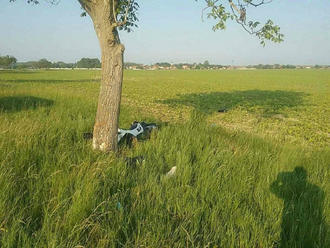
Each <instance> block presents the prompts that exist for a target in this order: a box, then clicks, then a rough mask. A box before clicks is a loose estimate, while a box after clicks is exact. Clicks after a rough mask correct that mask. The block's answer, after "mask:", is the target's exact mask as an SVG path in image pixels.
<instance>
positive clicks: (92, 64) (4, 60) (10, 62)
mask: <svg viewBox="0 0 330 248" xmlns="http://www.w3.org/2000/svg"><path fill="white" fill-rule="evenodd" d="M124 67H125V69H135V70H157V69H160V70H163V69H165V70H169V69H192V70H216V69H239V68H248V69H299V68H316V69H322V68H330V65H314V66H299V65H280V64H273V65H269V64H265V65H264V64H259V65H248V66H230V65H217V64H210V63H209V61H208V60H206V61H204V63H178V64H171V63H168V62H158V63H155V64H152V65H144V64H139V63H132V62H126V63H125V65H124ZM50 68H57V69H64V68H66V69H74V68H86V69H93V68H101V62H100V60H99V59H98V58H82V59H80V60H79V61H77V62H76V63H65V62H62V61H58V62H50V61H48V60H47V59H40V60H38V61H27V62H17V59H16V58H15V57H13V56H10V55H6V56H0V69H50Z"/></svg>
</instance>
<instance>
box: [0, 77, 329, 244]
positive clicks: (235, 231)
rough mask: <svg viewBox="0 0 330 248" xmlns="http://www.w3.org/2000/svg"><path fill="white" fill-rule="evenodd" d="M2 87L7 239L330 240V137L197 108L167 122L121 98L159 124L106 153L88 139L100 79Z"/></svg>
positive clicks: (1, 205)
mask: <svg viewBox="0 0 330 248" xmlns="http://www.w3.org/2000/svg"><path fill="white" fill-rule="evenodd" d="M58 73H64V72H58ZM65 73H68V72H65ZM65 73H64V74H63V75H62V78H64V79H65V76H66V74H65ZM83 73H85V72H83ZM68 75H69V76H67V77H71V78H70V80H72V75H71V74H68ZM77 75H78V74H77ZM79 75H80V76H81V78H80V79H83V78H84V76H83V75H82V74H79ZM24 76H25V75H24ZM28 76H30V74H29V75H28ZM53 76H54V74H53ZM0 77H1V74H0ZM50 80H51V79H50ZM76 80H79V78H78V79H76ZM7 81H8V80H7ZM4 85H6V86H4ZM0 87H1V88H0V89H1V94H2V95H1V96H0V103H1V105H0V106H1V108H0V120H1V123H0V246H1V247H297V248H298V247H328V246H329V245H330V240H329V235H327V233H326V230H327V226H328V223H329V218H330V215H329V213H330V207H329V206H330V204H329V203H330V202H329V182H328V181H329V161H330V152H329V149H328V148H327V147H324V146H320V147H317V148H314V146H311V147H306V146H297V145H293V144H290V143H285V142H278V141H277V140H274V139H272V138H270V137H260V136H258V135H254V134H251V133H246V132H242V131H240V130H235V131H233V130H228V129H225V128H223V127H220V126H218V125H214V124H210V122H209V121H208V113H204V114H203V113H201V111H199V112H197V111H193V112H192V114H191V115H188V116H187V117H186V118H185V119H184V120H182V121H180V122H174V123H165V122H163V121H161V120H160V119H158V118H157V115H152V114H151V115H150V113H148V111H145V112H143V111H141V110H140V111H139V110H138V108H136V109H134V108H132V107H129V105H125V101H124V105H123V106H122V112H121V120H120V123H121V126H124V127H125V126H128V125H129V122H130V121H132V120H134V119H138V120H141V119H144V120H147V121H156V122H157V123H159V125H160V128H159V129H158V130H156V131H155V132H153V133H152V135H151V137H150V139H149V140H144V141H140V142H137V143H134V145H133V147H127V146H125V145H122V146H121V147H120V151H119V153H117V154H103V153H99V152H95V151H93V150H92V149H91V144H90V141H85V140H83V138H82V134H83V132H86V131H90V130H91V129H92V126H93V119H94V114H95V109H96V97H97V87H98V85H97V84H95V83H88V82H86V83H79V82H69V81H68V82H64V83H57V82H46V83H42V82H39V83H38V82H32V83H29V82H23V83H21V82H13V83H8V82H1V78H0ZM140 90H142V89H140ZM124 94H125V93H124ZM30 96H33V97H30ZM4 98H5V100H4ZM1 99H2V100H1ZM265 118H268V117H265ZM127 157H130V158H134V157H139V158H140V159H139V161H138V162H136V163H134V162H127V159H125V158H127ZM173 166H176V167H177V171H176V173H175V175H174V176H173V177H167V176H166V173H167V172H168V171H169V170H170V169H171V168H172V167H173Z"/></svg>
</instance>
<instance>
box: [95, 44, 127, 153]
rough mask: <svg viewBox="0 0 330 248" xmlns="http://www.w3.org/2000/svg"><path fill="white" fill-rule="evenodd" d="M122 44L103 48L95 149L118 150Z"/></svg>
mask: <svg viewBox="0 0 330 248" xmlns="http://www.w3.org/2000/svg"><path fill="white" fill-rule="evenodd" d="M123 53H124V46H123V45H122V44H120V43H119V44H113V45H108V44H106V45H104V46H103V47H102V77H101V87H100V94H99V100H98V107H97V113H96V118H95V125H94V132H93V148H94V149H97V150H101V151H116V150H117V143H118V141H117V134H118V122H119V113H120V102H121V90H122V81H123Z"/></svg>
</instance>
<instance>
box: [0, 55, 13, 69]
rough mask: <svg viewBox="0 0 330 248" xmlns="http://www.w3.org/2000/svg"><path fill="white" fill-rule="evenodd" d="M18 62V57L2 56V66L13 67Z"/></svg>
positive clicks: (0, 60) (0, 57)
mask: <svg viewBox="0 0 330 248" xmlns="http://www.w3.org/2000/svg"><path fill="white" fill-rule="evenodd" d="M16 62H17V59H16V58H15V57H13V56H9V55H7V56H0V68H11V67H13V66H14V65H15V64H16Z"/></svg>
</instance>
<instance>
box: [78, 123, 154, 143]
mask: <svg viewBox="0 0 330 248" xmlns="http://www.w3.org/2000/svg"><path fill="white" fill-rule="evenodd" d="M156 128H157V125H156V124H155V123H146V122H137V121H134V122H133V123H132V125H131V127H130V129H128V130H127V129H121V128H119V129H118V143H119V142H120V141H121V140H122V139H123V138H126V139H127V140H128V141H131V140H132V138H133V137H138V136H140V135H149V134H150V132H151V131H152V130H153V129H156ZM83 138H84V139H85V140H88V139H92V138H93V133H83Z"/></svg>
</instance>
